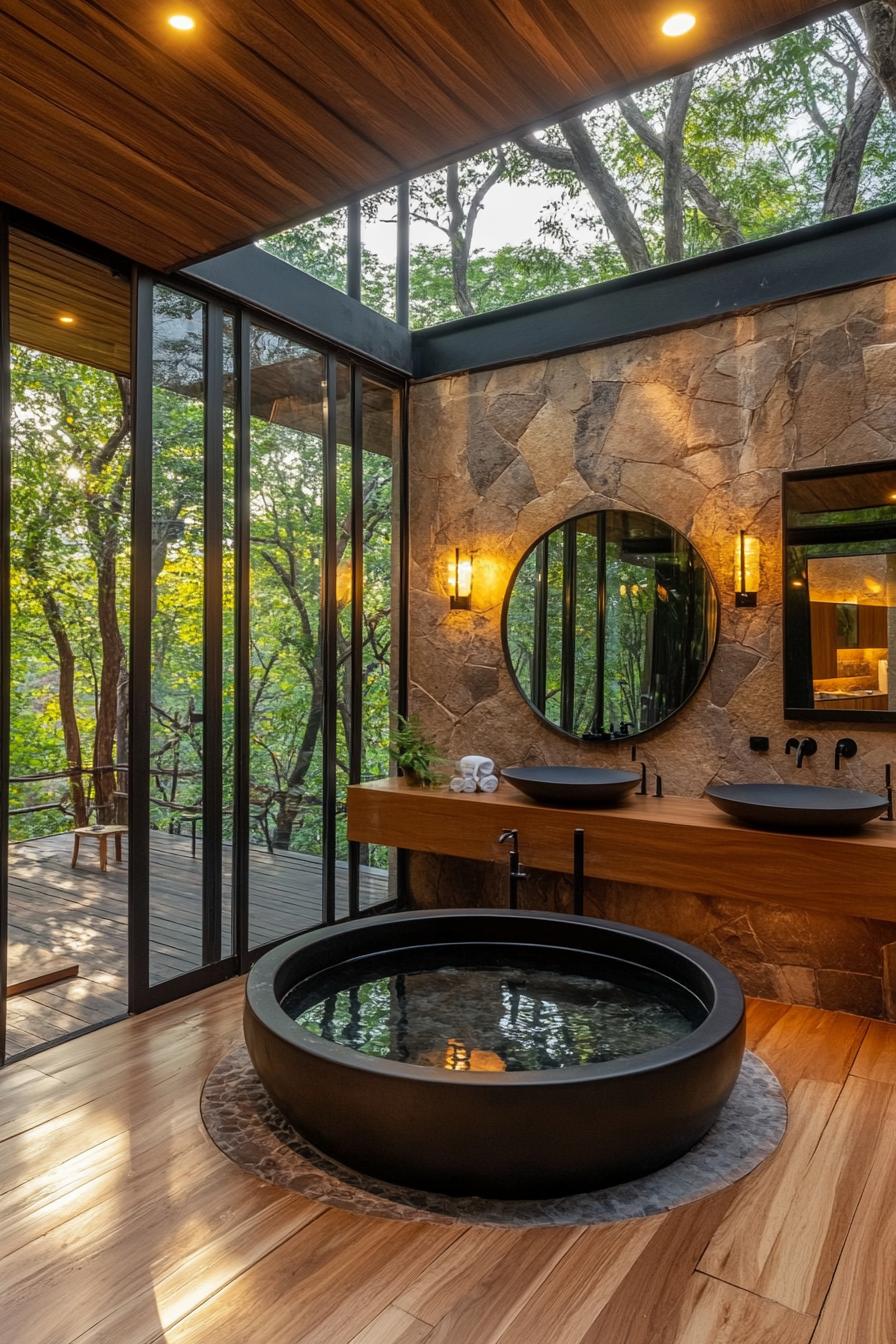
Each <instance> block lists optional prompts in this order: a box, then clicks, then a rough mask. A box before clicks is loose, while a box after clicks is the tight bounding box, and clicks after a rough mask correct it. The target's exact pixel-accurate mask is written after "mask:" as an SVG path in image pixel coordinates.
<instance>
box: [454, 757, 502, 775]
mask: <svg viewBox="0 0 896 1344" xmlns="http://www.w3.org/2000/svg"><path fill="white" fill-rule="evenodd" d="M457 768H458V770H459V771H460V773H461V774H462V775H470V774H471V775H472V776H473V778H474V779H482V778H484V776H485V775H493V774H494V773H495V763H494V761H493V760H492V758H491V757H490V756H462V757H461V758H460V760H459V761H458V763H457Z"/></svg>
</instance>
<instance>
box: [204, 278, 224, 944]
mask: <svg viewBox="0 0 896 1344" xmlns="http://www.w3.org/2000/svg"><path fill="white" fill-rule="evenodd" d="M204 333H205V350H204V355H205V465H204V493H205V499H204V510H203V519H204V537H203V543H204V544H203V549H204V552H205V555H204V563H203V578H204V586H203V612H202V617H203V653H202V961H203V964H204V965H208V964H209V963H211V962H216V961H220V960H221V842H222V824H221V823H222V812H223V807H224V804H223V786H222V779H221V767H222V760H221V737H222V727H221V712H222V710H221V706H222V689H221V676H222V671H223V664H222V636H221V616H222V612H221V606H222V599H223V592H224V583H223V573H222V565H223V546H222V532H223V528H224V314H223V312H222V310H221V305H220V304H219V303H214V302H209V303H208V304H206V306H205V323H204Z"/></svg>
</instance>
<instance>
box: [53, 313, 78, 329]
mask: <svg viewBox="0 0 896 1344" xmlns="http://www.w3.org/2000/svg"><path fill="white" fill-rule="evenodd" d="M77 320H78V319H77V318H76V317H75V315H74V313H60V314H59V316H58V317H57V319H56V321H57V322H58V323H59V324H60V325H61V326H63V327H73V326H74V325H75V323H76V322H77Z"/></svg>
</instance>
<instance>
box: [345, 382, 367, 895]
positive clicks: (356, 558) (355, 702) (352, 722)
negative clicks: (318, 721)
mask: <svg viewBox="0 0 896 1344" xmlns="http://www.w3.org/2000/svg"><path fill="white" fill-rule="evenodd" d="M351 542H352V622H351V627H352V628H351V641H352V642H351V684H350V687H349V703H350V705H351V711H350V714H349V729H350V740H349V744H348V753H349V776H348V782H349V784H359V783H360V782H361V765H362V749H363V744H364V731H363V729H364V724H363V713H364V705H363V697H362V689H363V688H362V683H361V676H362V668H363V660H362V643H363V638H364V623H363V616H364V375H363V373H362V372H361V370H360V369H359V368H358V367H357V365H353V366H352V520H351ZM360 898H361V846H360V845H359V844H358V842H357V840H351V841H349V846H348V912H349V914H350V915H351V916H355V915H357V914H358V912H359V910H360V903H361V902H360Z"/></svg>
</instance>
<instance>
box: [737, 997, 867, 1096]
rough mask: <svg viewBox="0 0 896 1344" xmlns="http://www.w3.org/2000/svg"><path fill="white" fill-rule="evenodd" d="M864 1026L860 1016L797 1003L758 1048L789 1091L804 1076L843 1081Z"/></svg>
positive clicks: (865, 1027) (856, 1051)
mask: <svg viewBox="0 0 896 1344" xmlns="http://www.w3.org/2000/svg"><path fill="white" fill-rule="evenodd" d="M867 1030H868V1022H867V1019H865V1018H863V1017H854V1016H853V1015H852V1014H851V1013H829V1012H825V1011H824V1010H823V1009H821V1008H808V1007H805V1006H803V1005H801V1004H796V1005H794V1006H793V1007H791V1008H788V1009H787V1012H786V1013H785V1014H784V1016H783V1017H781V1018H779V1019H778V1021H777V1022H776V1023H775V1024H774V1026H773V1027H771V1029H770V1030H769V1031H767V1032H766V1033H765V1035H764V1036H763V1037H762V1038H761V1040H760V1042H759V1045H758V1047H757V1048H758V1051H759V1054H760V1055H761V1056H762V1058H763V1059H764V1060H765V1062H766V1064H768V1066H769V1068H771V1069H773V1070H774V1072H775V1074H776V1075H777V1077H778V1080H779V1082H780V1083H781V1086H782V1087H783V1088H784V1090H785V1092H788V1093H789V1092H792V1091H793V1089H794V1087H795V1086H796V1084H797V1083H798V1082H800V1081H801V1079H804V1078H814V1079H815V1080H816V1081H817V1082H820V1083H843V1082H845V1081H846V1075H847V1074H848V1073H849V1071H850V1069H851V1068H852V1065H853V1061H854V1060H855V1058H856V1056H857V1054H858V1052H859V1047H860V1046H861V1044H862V1041H863V1039H864V1036H865V1032H866V1031H867Z"/></svg>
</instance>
